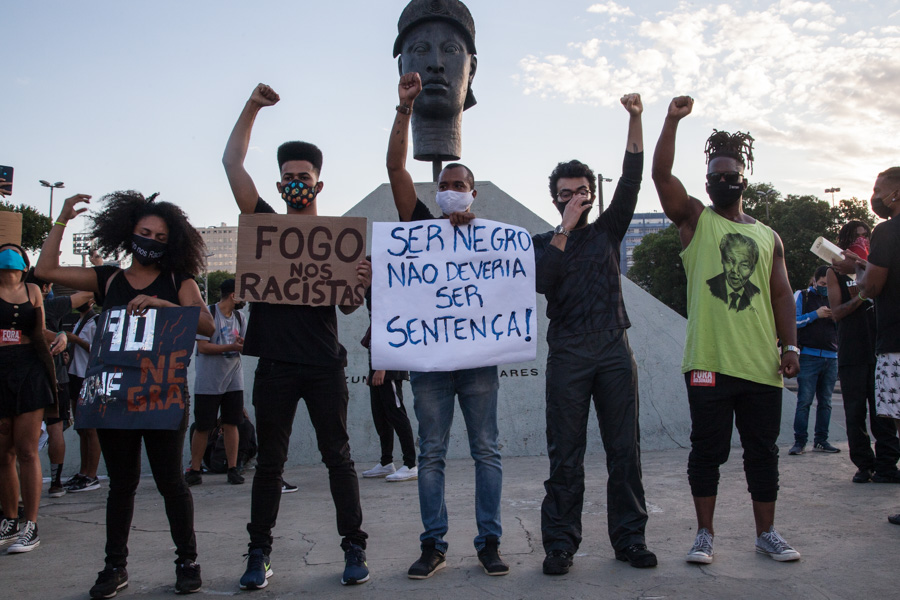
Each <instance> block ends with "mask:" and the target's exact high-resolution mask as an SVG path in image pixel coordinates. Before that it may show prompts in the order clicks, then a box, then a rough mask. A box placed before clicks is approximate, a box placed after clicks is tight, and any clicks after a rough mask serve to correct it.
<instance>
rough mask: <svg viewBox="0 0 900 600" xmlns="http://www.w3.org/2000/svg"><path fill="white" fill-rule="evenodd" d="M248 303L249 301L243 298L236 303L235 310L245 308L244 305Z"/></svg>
mask: <svg viewBox="0 0 900 600" xmlns="http://www.w3.org/2000/svg"><path fill="white" fill-rule="evenodd" d="M246 304H247V303H246V302H244V301H243V300H241V301H240V302H235V303H234V310H241V309H242V308H244V306H246Z"/></svg>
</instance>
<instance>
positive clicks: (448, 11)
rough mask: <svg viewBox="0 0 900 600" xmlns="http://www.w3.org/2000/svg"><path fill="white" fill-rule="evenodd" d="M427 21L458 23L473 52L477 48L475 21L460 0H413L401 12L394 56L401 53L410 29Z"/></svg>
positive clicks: (472, 52) (470, 50)
mask: <svg viewBox="0 0 900 600" xmlns="http://www.w3.org/2000/svg"><path fill="white" fill-rule="evenodd" d="M425 21H446V22H448V23H451V24H453V25H456V26H457V27H458V28H459V29H460V31H462V33H463V35H464V36H465V38H466V45H467V46H468V49H469V52H470V53H471V54H477V52H476V50H475V21H474V20H473V19H472V13H470V12H469V9H468V8H466V5H465V4H463V3H462V2H460V1H459V0H412V2H410V3H409V4H407V5H406V8H404V9H403V12H402V13H400V20H399V21H397V39H396V40H395V41H394V58H397V56H399V55H400V54H401V46H402V42H403V38H404V37H405V36H406V34H407V33H408V32H409V30H410V29H412V28H413V27H415V26H416V25H418V24H419V23H423V22H425Z"/></svg>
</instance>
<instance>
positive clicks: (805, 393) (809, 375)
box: [794, 354, 838, 444]
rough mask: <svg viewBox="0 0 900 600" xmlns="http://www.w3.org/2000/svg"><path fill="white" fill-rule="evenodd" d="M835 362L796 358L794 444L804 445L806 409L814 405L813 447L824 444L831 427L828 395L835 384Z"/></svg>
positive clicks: (821, 358)
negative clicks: (798, 371) (813, 402)
mask: <svg viewBox="0 0 900 600" xmlns="http://www.w3.org/2000/svg"><path fill="white" fill-rule="evenodd" d="M837 362H838V361H837V359H836V358H824V357H821V356H811V355H809V354H801V355H800V374H799V375H797V386H798V388H799V389H798V390H797V412H796V413H795V414H794V441H795V442H796V443H798V444H806V441H807V440H808V439H809V433H808V430H809V408H810V406H812V401H813V398H814V397H815V398H816V399H817V402H816V433H815V437H814V438H813V443H815V444H818V443H822V442H827V441H828V426H829V425H830V424H831V393H832V392H833V391H834V383H835V382H836V381H837V372H838V364H837Z"/></svg>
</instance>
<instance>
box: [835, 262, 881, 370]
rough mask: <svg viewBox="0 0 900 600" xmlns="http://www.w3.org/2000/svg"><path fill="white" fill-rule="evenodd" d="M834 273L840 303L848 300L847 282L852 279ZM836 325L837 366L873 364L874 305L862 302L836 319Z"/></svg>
mask: <svg viewBox="0 0 900 600" xmlns="http://www.w3.org/2000/svg"><path fill="white" fill-rule="evenodd" d="M834 274H835V275H836V276H837V281H838V286H840V288H841V304H845V303H847V302H850V290H849V286H848V285H847V284H848V283H850V282H853V280H852V279H850V278H849V277H847V276H846V275H841V274H840V273H838V272H837V271H835V273H834ZM854 285H855V282H854ZM837 326H838V366H839V367H847V366H851V365H874V364H875V306H874V305H873V304H872V303H871V302H863V303H862V304H860V305H859V306H858V307H856V310H854V311H853V312H852V313H850V314H849V315H847V316H846V317H844V318H843V319H841V320H840V321H838V323H837Z"/></svg>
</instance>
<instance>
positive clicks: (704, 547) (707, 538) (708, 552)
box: [685, 527, 713, 565]
mask: <svg viewBox="0 0 900 600" xmlns="http://www.w3.org/2000/svg"><path fill="white" fill-rule="evenodd" d="M685 560H686V561H688V562H689V563H700V564H702V565H708V564H709V563H711V562H712V561H713V534H711V533H710V532H709V529H707V528H706V527H703V528H702V529H700V530H699V531H697V538H696V539H695V540H694V545H693V546H691V550H690V551H689V552H688V554H687V556H686V557H685Z"/></svg>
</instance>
